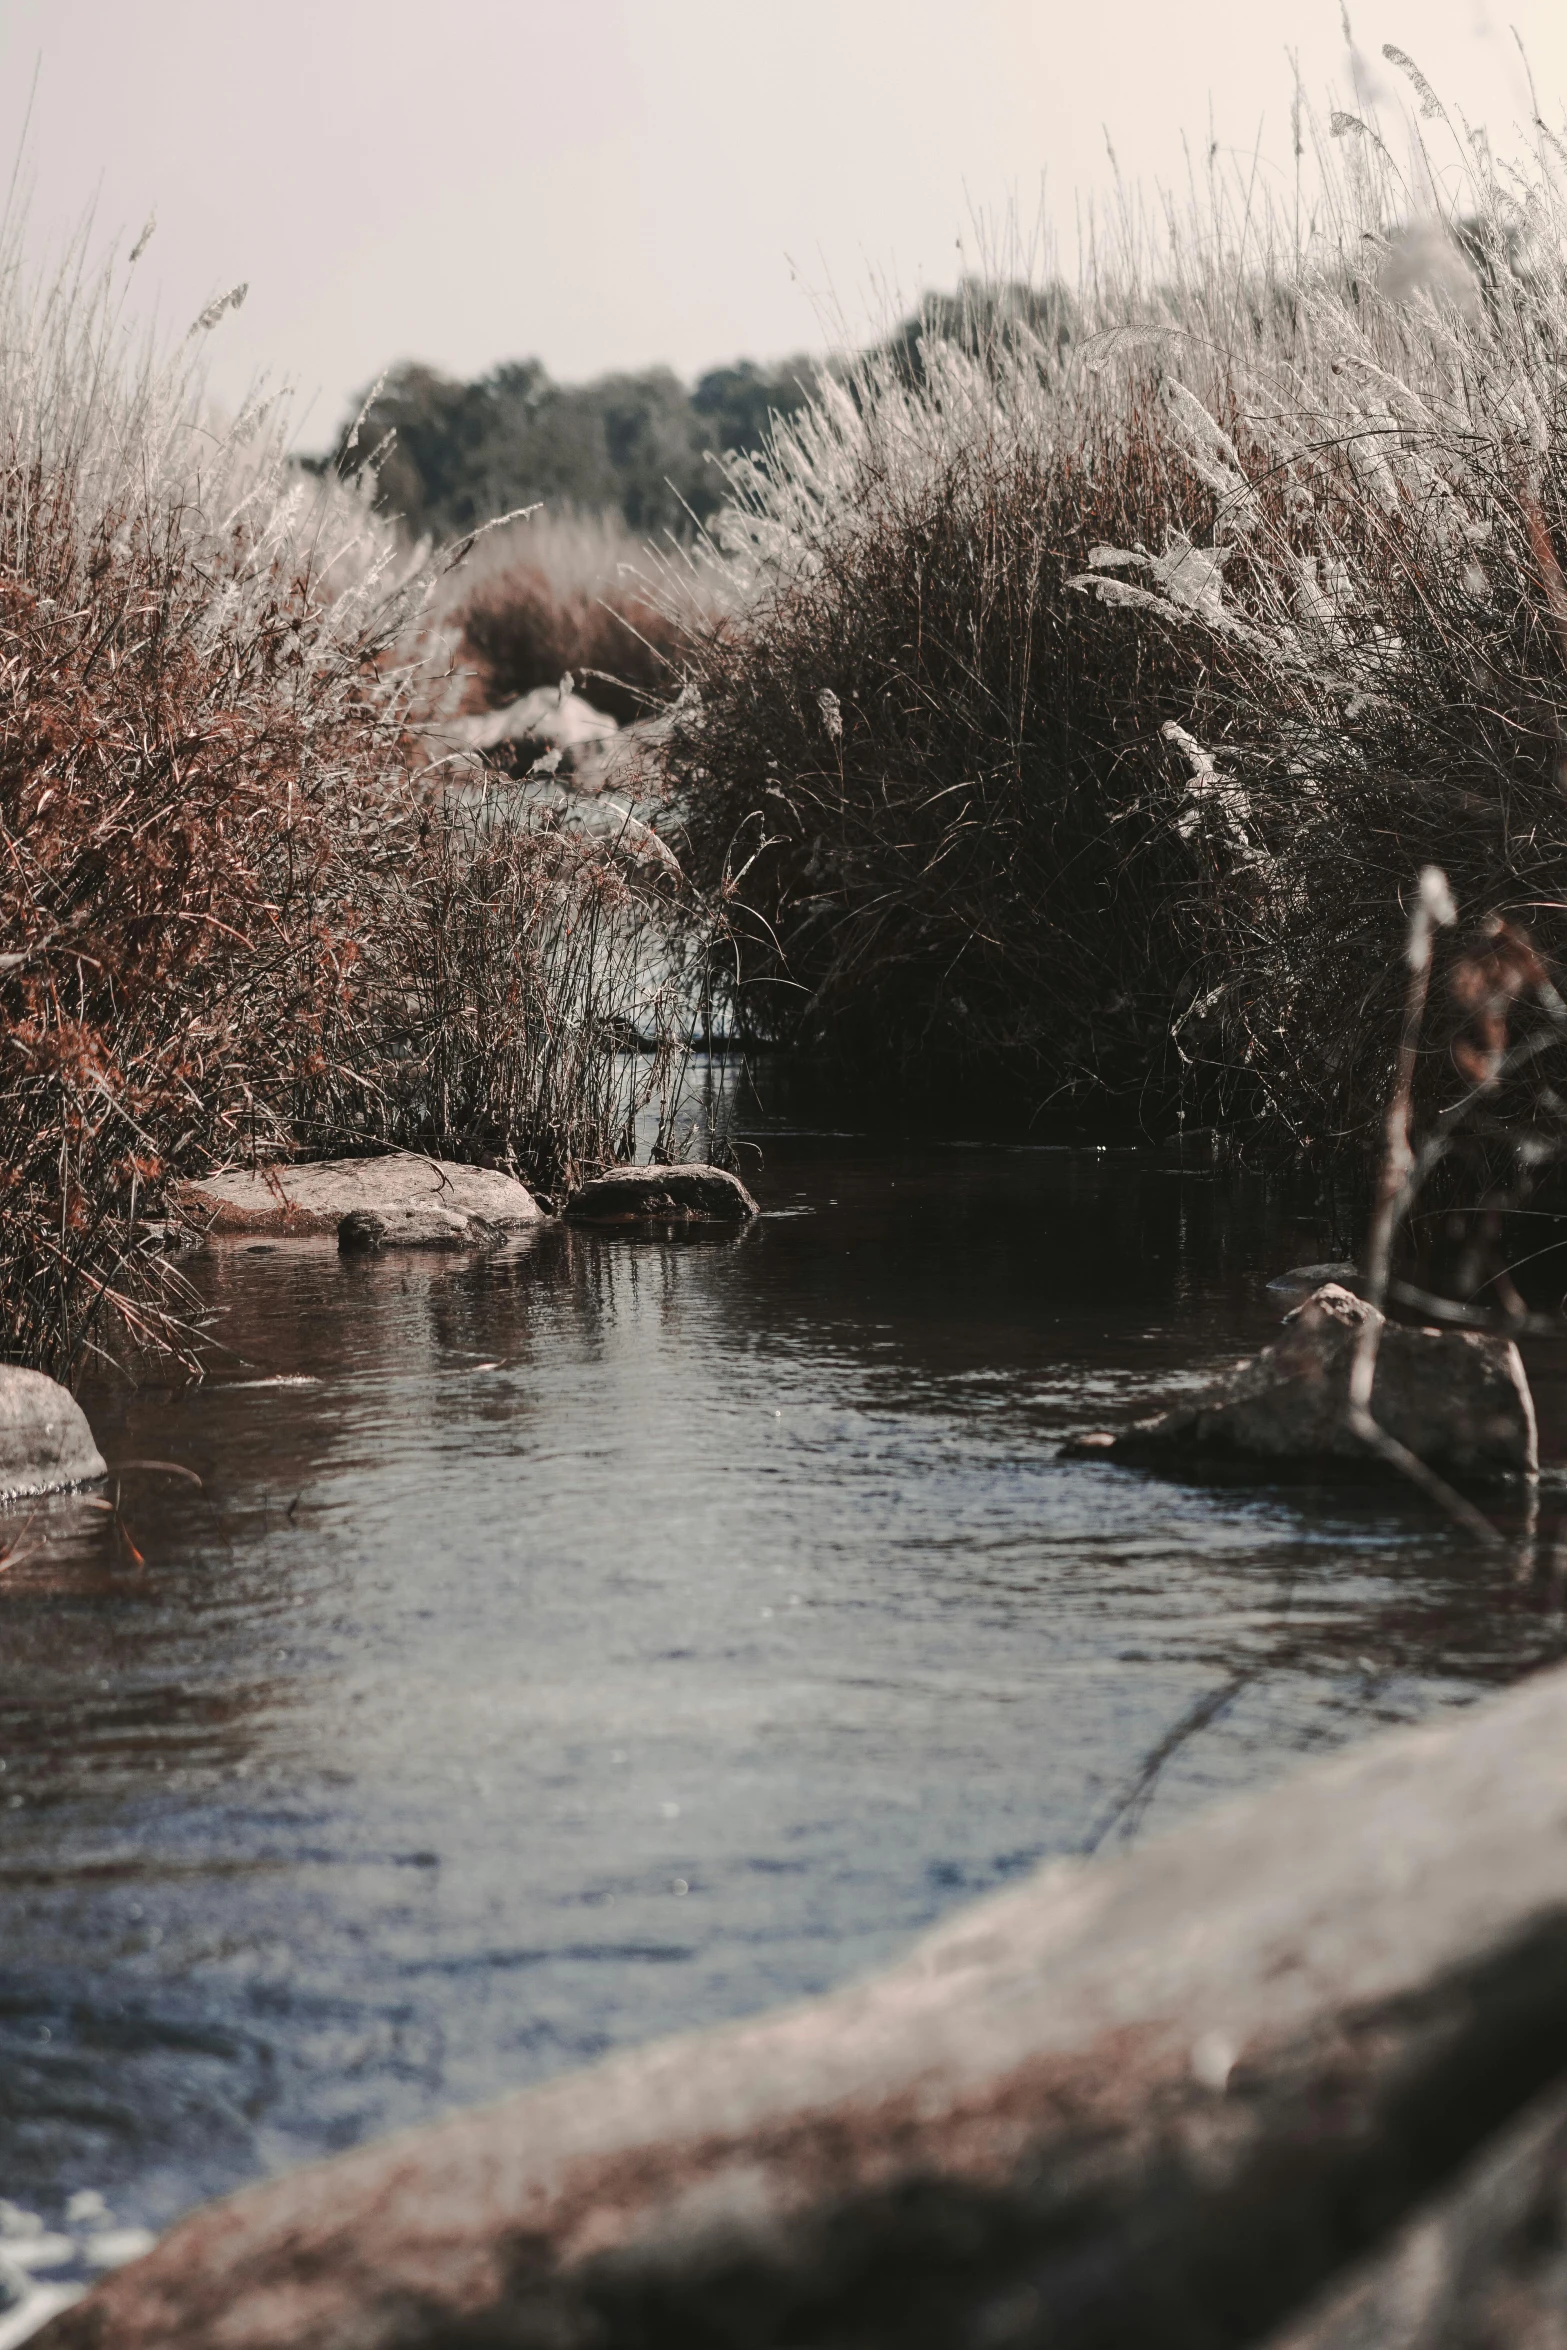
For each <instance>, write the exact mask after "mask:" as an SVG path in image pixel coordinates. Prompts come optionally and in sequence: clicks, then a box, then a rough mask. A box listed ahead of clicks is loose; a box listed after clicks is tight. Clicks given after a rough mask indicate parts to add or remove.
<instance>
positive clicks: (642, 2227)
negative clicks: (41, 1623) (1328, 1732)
mask: <svg viewBox="0 0 1567 2350" xmlns="http://www.w3.org/2000/svg"><path fill="white" fill-rule="evenodd" d="M1564 2066H1567V1672H1563V1671H1562V1670H1556V1671H1553V1672H1550V1673H1542V1674H1540V1675H1538V1676H1537V1677H1536V1678H1535V1679H1533V1680H1531V1681H1528V1682H1526V1683H1525V1684H1524V1685H1523V1686H1522V1687H1521V1688H1518V1689H1515V1690H1513V1691H1511V1692H1510V1693H1508V1694H1507V1695H1506V1696H1504V1697H1501V1698H1499V1699H1495V1700H1492V1701H1490V1702H1488V1703H1485V1704H1482V1705H1476V1706H1473V1707H1470V1708H1466V1709H1464V1710H1463V1711H1462V1712H1459V1713H1457V1714H1456V1715H1454V1714H1449V1715H1448V1716H1447V1718H1446V1719H1445V1720H1444V1721H1442V1722H1440V1723H1438V1724H1435V1725H1430V1726H1426V1727H1423V1728H1420V1729H1416V1730H1405V1731H1399V1732H1395V1733H1393V1734H1391V1735H1388V1736H1385V1737H1383V1738H1379V1739H1377V1740H1374V1741H1371V1742H1368V1743H1367V1744H1366V1745H1364V1746H1361V1747H1359V1748H1358V1749H1355V1750H1352V1751H1350V1752H1347V1753H1344V1754H1340V1755H1338V1756H1335V1757H1333V1758H1331V1759H1330V1760H1328V1761H1325V1762H1320V1763H1317V1764H1315V1765H1313V1766H1312V1767H1311V1768H1310V1769H1309V1770H1306V1771H1302V1772H1300V1773H1298V1774H1297V1775H1296V1776H1295V1777H1294V1778H1293V1779H1291V1780H1289V1781H1288V1782H1286V1783H1285V1784H1284V1785H1282V1786H1279V1787H1275V1788H1271V1789H1266V1790H1264V1791H1262V1792H1260V1793H1257V1794H1253V1795H1250V1796H1247V1797H1243V1798H1241V1799H1240V1800H1238V1801H1233V1802H1230V1803H1226V1804H1223V1805H1218V1806H1215V1807H1214V1808H1213V1809H1211V1810H1210V1811H1208V1812H1206V1813H1204V1814H1202V1815H1201V1816H1200V1817H1198V1818H1196V1819H1194V1820H1192V1821H1189V1822H1188V1823H1186V1824H1185V1825H1183V1826H1181V1827H1180V1828H1178V1829H1176V1830H1175V1831H1174V1832H1173V1833H1172V1834H1170V1835H1167V1836H1165V1837H1163V1838H1160V1839H1153V1840H1150V1842H1149V1843H1147V1844H1146V1845H1144V1846H1142V1847H1140V1848H1138V1849H1136V1850H1134V1851H1133V1852H1132V1853H1131V1854H1129V1855H1128V1856H1126V1857H1123V1858H1119V1859H1115V1860H1104V1861H1079V1860H1062V1861H1055V1862H1053V1863H1051V1864H1050V1865H1048V1866H1047V1867H1045V1868H1043V1869H1041V1870H1039V1871H1038V1872H1036V1873H1035V1875H1034V1876H1033V1877H1032V1878H1031V1879H1030V1880H1029V1881H1028V1882H1027V1883H1025V1884H1023V1885H1021V1886H1019V1887H1016V1888H1014V1889H1011V1890H1009V1891H1007V1892H1004V1893H1001V1894H998V1895H995V1896H992V1897H991V1898H990V1899H989V1900H987V1901H985V1902H983V1903H980V1904H979V1905H977V1906H975V1907H973V1908H971V1909H969V1910H968V1911H966V1912H963V1913H960V1914H959V1915H958V1916H957V1917H956V1918H955V1919H953V1920H952V1921H950V1922H949V1923H947V1924H945V1925H943V1926H941V1927H939V1928H938V1929H937V1930H936V1931H935V1932H934V1933H931V1934H929V1935H927V1936H926V1937H925V1938H924V1940H923V1941H921V1942H920V1943H918V1944H917V1945H916V1947H915V1949H914V1950H913V1952H912V1953H911V1954H910V1955H909V1956H908V1957H907V1958H905V1959H904V1960H903V1961H902V1962H901V1963H899V1964H897V1965H895V1966H893V1967H891V1968H889V1969H887V1970H886V1971H884V1972H882V1973H880V1974H877V1975H874V1976H872V1977H870V1978H869V1979H868V1980H866V1981H863V1982H860V1983H856V1984H852V1985H850V1986H848V1987H847V1988H845V1989H842V1990H839V1991H836V1992H833V1993H831V1994H830V1995H828V1996H827V1997H825V1998H821V1999H817V2000H814V2001H809V2002H807V2003H805V2004H803V2005H801V2006H798V2007H795V2008H793V2009H788V2010H785V2011H783V2012H782V2013H779V2014H776V2015H772V2016H765V2017H762V2018H759V2019H757V2020H754V2021H749V2022H745V2023H739V2024H726V2025H723V2026H720V2027H718V2028H717V2029H715V2030H712V2031H708V2032H703V2033H697V2034H694V2035H691V2036H688V2037H686V2038H683V2039H679V2040H674V2041H667V2042H664V2043H662V2044H661V2045H658V2046H654V2047H651V2048H647V2049H642V2050H639V2051H635V2052H632V2053H629V2054H623V2055H619V2056H615V2057H612V2058H610V2059H609V2060H608V2061H606V2062H605V2063H603V2064H600V2065H598V2066H596V2067H594V2068H593V2069H591V2070H589V2071H586V2072H582V2073H578V2074H575V2075H571V2076H566V2077H563V2078H558V2079H556V2080H553V2081H550V2082H546V2083H545V2084H543V2085H542V2086H540V2087H537V2088H534V2089H530V2090H527V2091H524V2092H523V2093H521V2094H519V2095H513V2096H510V2097H507V2098H504V2099H502V2100H501V2101H500V2102H499V2103H496V2104H493V2105H490V2106H487V2107H485V2108H483V2109H481V2110H479V2111H476V2112H471V2113H467V2114H461V2115H458V2116H455V2117H454V2118H452V2119H449V2120H446V2121H443V2122H440V2123H438V2124H436V2125H435V2126H433V2127H431V2128H428V2129H423V2130H416V2131H413V2132H410V2133H408V2134H407V2135H404V2136H401V2137H397V2138H393V2139H390V2140H388V2141H386V2142H384V2143H382V2144H379V2145H377V2144H371V2145H368V2146H365V2147H363V2148H361V2149H359V2150H358V2151H356V2152H353V2153H349V2154H346V2155H343V2156H340V2157H338V2158H337V2159H335V2160H334V2161H331V2162H328V2163H324V2164H320V2165H316V2166H313V2167H311V2168H308V2169H304V2170H301V2171H298V2172H296V2173H294V2174H293V2175H292V2176H285V2177H282V2178H278V2179H273V2180H269V2181H267V2182H265V2183H263V2184H260V2185H258V2186H255V2187H251V2188H248V2189H246V2190H245V2191H243V2192H242V2193H240V2194H238V2195H235V2196H232V2197H230V2198H229V2199H227V2200H226V2201H224V2202H220V2203H217V2204H213V2205H211V2206H209V2207H207V2208H206V2209H204V2210H200V2211H197V2212H194V2213H192V2214H191V2215H190V2216H189V2217H188V2218H187V2219H185V2220H183V2221H182V2222H181V2223H180V2224H179V2225H178V2226H176V2227H175V2228H174V2229H173V2230H172V2231H171V2232H170V2233H169V2234H168V2235H167V2236H166V2237H165V2238H164V2239H163V2241H162V2242H161V2243H160V2244H159V2245H158V2246H157V2247H156V2248H155V2249H154V2250H153V2251H152V2252H151V2253H149V2254H148V2255H147V2257H146V2258H145V2259H143V2260H141V2261H138V2262H136V2263H135V2264H134V2265H132V2266H131V2267H129V2268H125V2269H122V2270H120V2271H119V2272H118V2273H117V2274H116V2275H115V2276H113V2277H112V2278H110V2279H108V2280H106V2281H105V2282H104V2283H103V2284H101V2285H99V2286H97V2287H96V2288H95V2289H94V2291H93V2293H92V2294H91V2296H90V2297H89V2298H88V2299H87V2300H85V2301H83V2302H82V2303H80V2304H79V2305H78V2306H77V2307H76V2308H74V2309H73V2310H70V2311H68V2312H66V2313H64V2314H63V2315H62V2316H60V2317H58V2318H56V2319H55V2320H54V2321H53V2323H52V2326H51V2328H50V2330H48V2331H47V2332H45V2333H44V2334H43V2335H42V2336H41V2337H40V2344H41V2346H47V2350H215V2346H216V2345H219V2344H221V2345H222V2350H300V2345H302V2344H305V2343H308V2344H309V2345H310V2350H455V2346H456V2345H458V2344H463V2345H469V2344H471V2345H475V2346H477V2345H480V2344H495V2345H500V2344H505V2345H507V2350H561V2346H563V2345H578V2346H586V2345H594V2346H597V2350H616V2346H617V2345H631V2344H641V2345H655V2344H656V2345H664V2344H668V2345H676V2344H698V2343H700V2344H701V2345H703V2346H704V2350H759V2346H763V2345H772V2346H773V2350H781V2346H782V2345H786V2344H787V2345H790V2346H791V2350H810V2346H813V2345H814V2346H815V2350H825V2346H826V2345H829V2344H837V2345H848V2344H853V2345H854V2346H855V2350H909V2346H910V2345H912V2344H918V2345H919V2350H981V2346H984V2350H1025V2346H1027V2350H1047V2346H1048V2350H1106V2346H1107V2345H1116V2344H1123V2343H1124V2344H1139V2345H1141V2344H1147V2345H1150V2346H1153V2345H1159V2346H1160V2350H1194V2346H1195V2345H1207V2346H1209V2350H1241V2346H1242V2345H1245V2344H1248V2343H1254V2342H1257V2341H1259V2340H1261V2339H1262V2338H1263V2337H1265V2335H1266V2334H1267V2332H1268V2330H1269V2329H1270V2328H1276V2327H1278V2326H1279V2325H1281V2324H1282V2323H1284V2321H1285V2320H1286V2319H1287V2318H1289V2317H1290V2316H1291V2315H1292V2314H1293V2313H1295V2312H1300V2311H1304V2310H1305V2309H1306V2307H1307V2305H1308V2303H1309V2302H1310V2300H1311V2297H1312V2296H1313V2295H1314V2294H1316V2293H1319V2292H1320V2291H1321V2290H1322V2289H1323V2288H1324V2286H1326V2285H1327V2284H1328V2283H1329V2281H1330V2280H1331V2279H1332V2278H1333V2277H1334V2276H1335V2275H1338V2274H1341V2273H1343V2272H1344V2271H1346V2270H1347V2269H1348V2267H1349V2265H1350V2264H1351V2263H1352V2262H1354V2261H1355V2260H1358V2259H1360V2258H1363V2257H1364V2256H1365V2255H1367V2254H1368V2253H1371V2252H1373V2251H1375V2249H1376V2248H1377V2247H1378V2246H1379V2245H1381V2244H1385V2243H1386V2242H1387V2241H1388V2239H1389V2238H1390V2236H1391V2235H1392V2233H1393V2231H1395V2230H1396V2229H1398V2228H1399V2227H1400V2226H1402V2225H1403V2224H1405V2223H1406V2222H1407V2221H1409V2220H1411V2219H1412V2218H1413V2217H1414V2216H1415V2215H1416V2214H1417V2213H1418V2212H1419V2211H1420V2210H1421V2209H1422V2207H1423V2206H1425V2205H1426V2204H1427V2203H1428V2201H1429V2199H1430V2198H1431V2197H1433V2196H1437V2195H1440V2194H1442V2193H1443V2192H1444V2191H1445V2190H1446V2189H1447V2187H1448V2186H1449V2185H1450V2183H1451V2182H1452V2181H1453V2179H1454V2178H1455V2177H1456V2176H1457V2174H1458V2173H1459V2171H1460V2169H1461V2166H1462V2165H1463V2164H1464V2163H1465V2162H1467V2161H1469V2160H1471V2159H1472V2158H1473V2157H1474V2156H1475V2155H1476V2154H1477V2153H1478V2152H1479V2150H1480V2149H1482V2148H1483V2147H1484V2146H1485V2145H1486V2143H1487V2142H1488V2141H1489V2140H1491V2139H1493V2138H1494V2137H1495V2135H1496V2133H1497V2132H1499V2131H1502V2130H1505V2129H1506V2128H1507V2127H1508V2126H1509V2125H1510V2124H1511V2123H1513V2122H1514V2121H1515V2120H1516V2119H1517V2118H1518V2117H1519V2116H1521V2115H1522V2114H1523V2112H1524V2110H1525V2108H1526V2106H1527V2105H1528V2103H1529V2102H1530V2100H1531V2099H1533V2098H1534V2097H1536V2096H1537V2095H1539V2094H1540V2093H1541V2092H1542V2091H1544V2090H1545V2089H1547V2088H1548V2087H1549V2086H1550V2085H1551V2084H1552V2082H1553V2081H1554V2080H1555V2078H1556V2076H1557V2075H1558V2074H1559V2073H1560V2072H1561V2070H1562V2069H1563V2067H1564ZM1393 2338H1394V2339H1397V2338H1398V2337H1393ZM1507 2338H1509V2337H1506V2336H1505V2335H1492V2336H1490V2337H1488V2342H1489V2344H1490V2345H1494V2344H1495V2343H1496V2342H1497V2341H1499V2340H1502V2339H1507ZM1308 2339H1309V2337H1308ZM1558 2341H1559V2337H1558ZM1378 2350H1385V2343H1384V2341H1383V2340H1380V2339H1379V2343H1378ZM1553 2350H1555V2345H1553Z"/></svg>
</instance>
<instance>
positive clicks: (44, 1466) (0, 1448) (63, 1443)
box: [0, 1363, 108, 1497]
mask: <svg viewBox="0 0 1567 2350" xmlns="http://www.w3.org/2000/svg"><path fill="white" fill-rule="evenodd" d="M107 1475H108V1470H107V1468H106V1467H105V1465H104V1459H103V1455H102V1453H100V1452H99V1450H98V1447H97V1446H96V1445H95V1444H94V1442H93V1436H92V1430H91V1429H90V1428H89V1427H88V1425H87V1415H86V1413H85V1412H84V1411H83V1410H82V1407H81V1405H80V1404H79V1403H78V1402H77V1400H76V1398H75V1396H74V1395H72V1394H71V1392H70V1390H69V1389H68V1388H65V1387H62V1386H60V1384H59V1382H58V1381H57V1380H54V1379H46V1378H45V1377H44V1375H43V1373H42V1371H21V1370H18V1369H16V1368H15V1366H14V1365H12V1364H9V1363H6V1364H0V1497H5V1496H10V1495H23V1494H29V1493H61V1492H64V1491H66V1490H67V1488H69V1487H70V1486H72V1485H92V1484H95V1483H96V1482H97V1480H98V1479H99V1478H100V1477H106V1476H107Z"/></svg>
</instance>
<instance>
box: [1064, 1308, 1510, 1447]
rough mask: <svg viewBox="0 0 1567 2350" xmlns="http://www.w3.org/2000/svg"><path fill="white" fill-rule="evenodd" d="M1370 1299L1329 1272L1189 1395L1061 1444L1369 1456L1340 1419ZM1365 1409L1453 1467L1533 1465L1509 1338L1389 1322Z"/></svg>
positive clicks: (1371, 1312) (1372, 1311) (1405, 1441)
mask: <svg viewBox="0 0 1567 2350" xmlns="http://www.w3.org/2000/svg"><path fill="white" fill-rule="evenodd" d="M1372 1316H1376V1318H1377V1319H1378V1320H1381V1318H1382V1317H1381V1316H1380V1315H1378V1314H1377V1309H1376V1307H1375V1306H1371V1305H1367V1304H1366V1303H1365V1301H1364V1300H1363V1299H1361V1298H1358V1297H1352V1296H1351V1295H1350V1292H1349V1291H1348V1290H1347V1289H1342V1288H1340V1287H1339V1285H1338V1283H1337V1282H1333V1281H1329V1282H1326V1283H1324V1285H1323V1287H1322V1288H1321V1289H1319V1290H1317V1291H1315V1292H1314V1294H1313V1295H1312V1296H1310V1297H1308V1298H1307V1299H1306V1301H1305V1303H1304V1304H1303V1305H1299V1306H1297V1307H1296V1308H1295V1310H1294V1312H1293V1313H1292V1314H1287V1315H1286V1316H1285V1319H1284V1335H1283V1336H1282V1337H1281V1338H1279V1339H1278V1340H1276V1341H1275V1343H1274V1344H1273V1345H1272V1346H1265V1347H1264V1348H1263V1350H1262V1352H1261V1354H1259V1355H1256V1356H1254V1357H1253V1358H1252V1359H1251V1360H1250V1361H1249V1362H1244V1363H1238V1364H1237V1365H1236V1367H1235V1369H1234V1370H1233V1371H1228V1372H1226V1373H1224V1375H1223V1376H1222V1377H1220V1378H1218V1379H1216V1380H1215V1381H1214V1383H1213V1385H1212V1386H1211V1387H1209V1388H1208V1389H1207V1390H1206V1391H1205V1392H1204V1393H1203V1394H1201V1395H1199V1396H1197V1397H1195V1398H1194V1399H1193V1400H1192V1401H1191V1402H1189V1403H1180V1404H1176V1405H1174V1406H1172V1408H1171V1409H1170V1410H1169V1411H1167V1412H1159V1413H1157V1414H1156V1415H1155V1417H1154V1418H1152V1419H1149V1420H1134V1421H1133V1422H1132V1424H1131V1426H1130V1427H1127V1428H1122V1429H1120V1430H1118V1431H1114V1432H1112V1433H1110V1434H1108V1435H1098V1436H1080V1437H1077V1438H1075V1439H1073V1441H1072V1442H1071V1444H1070V1445H1069V1447H1068V1449H1069V1450H1070V1451H1074V1452H1096V1453H1104V1454H1107V1455H1108V1456H1109V1457H1110V1458H1111V1459H1114V1460H1130V1461H1151V1462H1154V1463H1177V1462H1180V1461H1182V1460H1191V1461H1202V1460H1216V1459H1217V1460H1222V1459H1231V1460H1250V1461H1257V1462H1265V1461H1323V1462H1326V1461H1357V1462H1361V1463H1365V1462H1366V1461H1367V1460H1369V1459H1371V1458H1372V1457H1373V1456H1372V1455H1371V1454H1370V1453H1369V1452H1368V1449H1367V1447H1366V1446H1365V1445H1364V1444H1363V1443H1362V1442H1361V1440H1360V1438H1359V1437H1358V1436H1356V1435H1355V1433H1354V1431H1353V1430H1352V1429H1351V1428H1350V1426H1349V1422H1348V1416H1347V1415H1348V1408H1349V1372H1350V1364H1351V1362H1352V1361H1353V1359H1354V1354H1355V1346H1356V1342H1357V1340H1358V1338H1359V1334H1360V1330H1361V1326H1362V1325H1363V1323H1365V1322H1366V1321H1367V1320H1368V1319H1369V1318H1370V1317H1372ZM1371 1409H1372V1412H1373V1414H1374V1415H1375V1417H1376V1419H1377V1421H1378V1422H1379V1423H1380V1425H1381V1426H1382V1427H1383V1428H1385V1429H1386V1431H1387V1433H1388V1434H1389V1436H1392V1437H1396V1439H1397V1440H1398V1442H1399V1443H1400V1444H1402V1445H1403V1446H1404V1447H1405V1448H1406V1450H1408V1451H1409V1452H1412V1453H1415V1454H1416V1455H1417V1456H1418V1457H1419V1458H1420V1459H1421V1460H1423V1461H1424V1462H1425V1463H1426V1464H1427V1466H1428V1467H1430V1468H1433V1469H1439V1470H1442V1471H1444V1472H1445V1473H1447V1474H1449V1475H1451V1476H1456V1477H1495V1476H1509V1475H1525V1476H1533V1475H1534V1473H1535V1471H1536V1470H1537V1469H1538V1467H1539V1465H1540V1464H1539V1452H1538V1446H1537V1442H1536V1437H1535V1425H1534V1400H1533V1398H1532V1396H1531V1395H1530V1393H1529V1382H1528V1380H1527V1379H1526V1378H1525V1376H1524V1367H1523V1362H1522V1360H1521V1358H1520V1356H1519V1353H1518V1349H1517V1347H1516V1346H1514V1344H1513V1342H1512V1340H1511V1339H1510V1338H1495V1337H1491V1336H1489V1335H1487V1334H1486V1333H1484V1332H1481V1331H1477V1330H1412V1329H1408V1328H1406V1327H1405V1326H1404V1325H1402V1324H1401V1323H1397V1322H1389V1323H1387V1324H1386V1326H1385V1327H1384V1329H1383V1332H1382V1341H1381V1345H1380V1347H1379V1348H1378V1351H1377V1375H1376V1384H1375V1386H1374V1387H1373V1389H1372V1393H1371Z"/></svg>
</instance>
